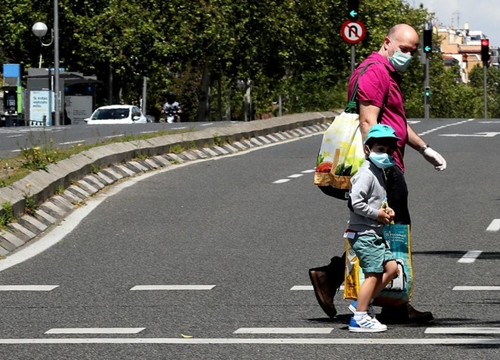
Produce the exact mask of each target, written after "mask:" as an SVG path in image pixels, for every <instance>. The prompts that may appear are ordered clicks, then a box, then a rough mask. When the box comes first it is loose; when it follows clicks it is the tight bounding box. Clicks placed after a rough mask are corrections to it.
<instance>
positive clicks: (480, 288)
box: [453, 286, 500, 291]
mask: <svg viewBox="0 0 500 360" xmlns="http://www.w3.org/2000/svg"><path fill="white" fill-rule="evenodd" d="M453 290H457V291H500V286H455V287H454V288H453Z"/></svg>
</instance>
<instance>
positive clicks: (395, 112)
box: [348, 52, 408, 171]
mask: <svg viewBox="0 0 500 360" xmlns="http://www.w3.org/2000/svg"><path fill="white" fill-rule="evenodd" d="M368 63H372V64H371V65H370V66H369V67H368V68H367V69H366V71H365V72H364V73H363V75H362V76H361V77H360V78H359V81H358V96H357V99H358V101H366V102H368V103H369V104H371V105H374V106H377V107H379V108H381V109H382V107H383V106H384V102H385V108H384V109H383V110H382V119H381V121H380V122H381V123H382V124H386V125H389V126H391V127H392V128H393V129H394V131H395V132H396V136H397V137H399V138H400V139H401V140H399V141H398V143H397V145H398V148H397V149H396V151H395V152H394V159H395V160H396V164H397V165H398V166H399V167H400V168H401V170H402V171H404V170H405V168H404V161H403V157H404V153H405V144H406V142H407V140H408V129H407V124H406V116H405V110H404V100H403V95H402V93H401V89H400V87H399V84H398V80H397V79H398V74H397V72H396V70H394V68H393V67H392V65H390V64H389V62H388V61H387V59H386V58H385V57H383V56H382V55H380V54H379V53H378V52H373V53H372V54H371V55H370V56H368V57H367V58H366V60H365V61H363V62H362V63H361V64H360V65H359V66H358V67H357V69H356V70H355V71H354V73H353V75H352V76H351V79H350V81H349V91H348V101H349V99H350V98H351V96H352V92H353V89H354V83H355V80H356V78H357V77H358V74H359V72H360V71H361V70H362V69H363V68H364V67H365V65H366V64H368Z"/></svg>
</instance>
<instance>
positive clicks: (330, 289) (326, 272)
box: [309, 256, 345, 318]
mask: <svg viewBox="0 0 500 360" xmlns="http://www.w3.org/2000/svg"><path fill="white" fill-rule="evenodd" d="M342 259H344V261H342ZM344 269H345V258H344V257H338V256H335V257H333V258H332V261H331V262H330V264H328V265H327V266H322V267H318V268H313V269H309V278H310V279H311V283H312V285H313V289H314V295H316V300H318V303H319V305H320V306H321V308H322V309H323V311H324V312H325V313H326V315H328V316H329V317H331V318H333V317H335V315H337V310H336V309H335V305H334V304H333V297H334V296H335V294H336V292H337V289H338V288H339V287H340V285H342V283H343V282H344Z"/></svg>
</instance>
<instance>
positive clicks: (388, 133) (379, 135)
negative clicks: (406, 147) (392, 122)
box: [364, 124, 401, 144]
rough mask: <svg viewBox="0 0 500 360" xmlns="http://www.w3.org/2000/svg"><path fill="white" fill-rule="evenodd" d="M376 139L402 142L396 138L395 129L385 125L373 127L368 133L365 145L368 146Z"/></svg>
mask: <svg viewBox="0 0 500 360" xmlns="http://www.w3.org/2000/svg"><path fill="white" fill-rule="evenodd" d="M375 139H387V140H390V139H391V140H393V141H394V142H396V141H398V140H401V139H400V138H398V137H397V136H396V133H395V132H394V129H393V128H392V127H390V126H389V125H384V124H375V125H373V126H372V127H371V129H370V131H368V134H366V139H365V142H364V143H365V144H366V143H367V142H368V141H369V140H375Z"/></svg>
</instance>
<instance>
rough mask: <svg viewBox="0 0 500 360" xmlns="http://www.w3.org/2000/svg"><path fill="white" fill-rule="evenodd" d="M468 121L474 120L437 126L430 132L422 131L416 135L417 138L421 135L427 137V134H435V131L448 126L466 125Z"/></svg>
mask: <svg viewBox="0 0 500 360" xmlns="http://www.w3.org/2000/svg"><path fill="white" fill-rule="evenodd" d="M470 121H474V119H468V120H465V121H459V122H456V123H452V124H447V125H443V126H438V127H436V128H434V129H430V130H427V131H424V132H422V133H420V134H418V135H419V136H423V135H427V134H430V133H433V132H436V131H439V130H441V129H444V128H447V127H449V126H456V125H462V124H465V123H468V122H470Z"/></svg>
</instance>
